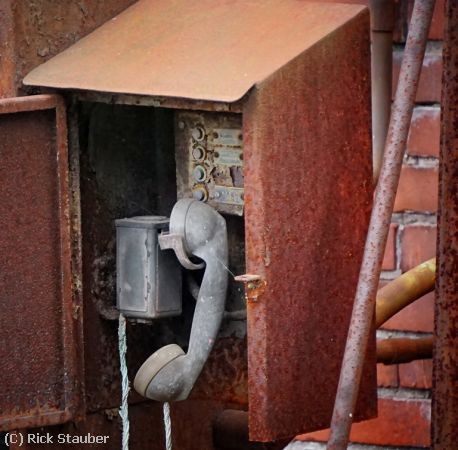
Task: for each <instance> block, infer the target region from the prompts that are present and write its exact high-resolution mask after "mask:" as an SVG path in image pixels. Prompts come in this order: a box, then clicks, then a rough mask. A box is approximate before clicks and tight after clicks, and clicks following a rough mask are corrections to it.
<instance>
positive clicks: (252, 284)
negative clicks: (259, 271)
mask: <svg viewBox="0 0 458 450" xmlns="http://www.w3.org/2000/svg"><path fill="white" fill-rule="evenodd" d="M235 281H240V282H242V283H243V284H244V285H245V297H246V300H247V303H249V302H257V301H258V297H259V296H260V295H261V294H262V293H263V292H264V289H265V288H266V286H267V282H266V281H265V280H263V279H262V278H261V277H260V276H259V275H253V274H249V273H247V274H245V275H238V276H236V277H235Z"/></svg>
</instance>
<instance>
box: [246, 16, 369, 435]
mask: <svg viewBox="0 0 458 450" xmlns="http://www.w3.org/2000/svg"><path fill="white" fill-rule="evenodd" d="M369 99H370V50H369V14H368V13H365V14H362V15H359V16H358V17H355V18H354V19H352V20H351V21H348V22H347V23H346V25H345V26H343V27H339V28H337V29H336V30H335V32H333V33H330V34H329V35H327V36H325V37H324V38H323V39H321V40H320V41H319V42H317V43H316V44H315V45H314V46H313V47H311V48H310V49H309V50H308V51H307V52H305V53H304V54H303V55H301V57H299V58H296V59H295V60H294V61H292V62H290V63H289V64H288V65H287V66H285V67H284V68H283V69H282V70H281V71H279V72H278V73H277V74H275V75H273V76H271V77H270V78H269V79H268V80H266V81H265V82H263V83H261V84H260V85H259V86H258V88H257V89H256V91H254V92H253V94H252V95H251V96H250V97H249V98H248V100H247V105H246V108H245V111H244V132H243V136H244V148H245V164H246V165H245V208H246V211H245V227H246V245H247V272H248V273H250V274H255V275H259V276H260V280H258V281H256V280H255V279H254V278H253V281H251V282H247V297H248V383H249V385H248V392H249V421H250V438H251V439H253V440H260V441H268V440H273V439H278V438H282V437H288V436H294V435H295V434H299V433H301V432H304V431H307V430H317V429H321V428H326V427H327V426H329V423H330V420H331V415H332V408H333V405H334V397H335V394H336V389H337V383H338V379H339V372H340V366H341V361H342V356H343V351H344V347H345V340H346V337H347V332H348V326H349V322H350V316H351V310H352V305H353V299H354V295H355V290H356V284H357V280H358V273H359V268H360V264H361V260H362V254H363V248H364V242H365V237H366V232H367V228H368V221H369V214H370V208H371V199H372V170H371V127H370V124H371V114H370V100H369ZM250 288H251V289H250ZM369 347H370V348H369V351H368V361H367V366H366V370H365V374H364V376H363V378H364V379H363V381H362V385H361V391H360V397H359V408H358V409H359V412H358V416H359V418H360V419H361V418H364V417H365V418H368V417H371V416H373V415H375V412H376V380H375V358H374V356H375V355H374V346H373V342H372V344H371V345H370V346H369Z"/></svg>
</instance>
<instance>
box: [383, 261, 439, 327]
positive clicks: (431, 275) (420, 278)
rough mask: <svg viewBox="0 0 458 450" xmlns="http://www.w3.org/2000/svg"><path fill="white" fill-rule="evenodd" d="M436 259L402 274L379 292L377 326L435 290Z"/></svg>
mask: <svg viewBox="0 0 458 450" xmlns="http://www.w3.org/2000/svg"><path fill="white" fill-rule="evenodd" d="M435 280H436V258H432V259H430V260H429V261H426V262H424V263H422V264H420V265H418V266H417V267H414V268H413V269H411V270H409V271H408V272H406V273H404V274H402V275H401V276H400V277H398V278H396V279H395V280H393V281H392V282H391V283H388V284H387V285H386V286H384V287H382V288H381V289H380V290H379V291H378V292H377V300H376V306H375V325H376V327H377V328H379V327H380V326H381V325H383V324H384V323H385V322H386V321H387V320H388V319H390V318H391V317H393V316H394V315H395V314H396V313H397V312H399V311H401V309H403V308H405V307H406V306H407V305H410V304H411V303H412V302H414V301H415V300H417V299H419V298H420V297H423V295H425V294H427V293H428V292H431V291H433V290H434V284H435Z"/></svg>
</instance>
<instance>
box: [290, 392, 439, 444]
mask: <svg viewBox="0 0 458 450" xmlns="http://www.w3.org/2000/svg"><path fill="white" fill-rule="evenodd" d="M430 420H431V401H430V400H427V399H409V400H404V399H403V400H399V399H390V398H379V401H378V417H377V418H376V419H372V420H367V421H365V422H361V423H356V424H354V425H353V426H352V429H351V435H350V439H351V441H352V442H357V443H361V444H374V445H392V446H412V447H429V445H430ZM328 436H329V430H322V431H318V432H315V433H308V434H304V435H301V436H298V437H297V438H296V439H298V440H302V441H321V442H325V441H327V439H328Z"/></svg>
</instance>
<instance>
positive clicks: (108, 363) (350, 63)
mask: <svg viewBox="0 0 458 450" xmlns="http://www.w3.org/2000/svg"><path fill="white" fill-rule="evenodd" d="M369 67H370V51H369V14H368V11H367V10H366V9H365V8H363V7H360V6H357V5H343V4H315V3H309V2H305V1H304V2H300V1H299V2H298V1H294V0H282V1H277V0H269V1H263V2H259V1H256V0H250V1H236V2H231V3H230V4H228V3H227V2H223V1H221V2H220V1H218V2H215V1H212V0H204V1H201V2H189V1H187V0H178V1H176V2H168V1H165V0H164V1H163V0H158V1H154V2H150V1H139V2H138V3H136V4H134V5H133V6H132V7H130V8H129V9H127V10H126V11H125V12H124V13H122V14H120V15H119V16H117V17H116V18H115V19H113V20H111V21H109V22H108V23H106V24H105V25H103V26H102V27H100V28H99V29H97V30H96V31H94V32H93V33H91V34H90V35H88V36H87V37H86V38H83V39H81V40H80V41H79V42H78V43H76V44H75V45H74V46H72V47H71V48H70V49H68V50H67V51H64V52H63V53H61V54H60V55H58V56H57V57H55V58H53V59H51V60H50V61H48V62H47V63H45V64H43V65H42V66H39V67H38V68H36V69H35V70H33V71H32V72H31V73H30V74H29V75H28V76H27V77H26V78H25V80H24V83H25V84H26V85H30V86H40V87H42V88H51V89H54V90H55V89H58V90H60V92H62V93H63V94H64V95H65V96H66V97H67V98H68V99H69V102H70V103H69V104H70V105H71V107H70V109H69V129H70V133H69V150H70V160H69V161H70V175H71V181H72V183H73V184H72V185H71V186H72V193H73V194H74V192H77V193H80V194H81V197H80V199H81V203H80V204H81V224H82V234H81V238H82V248H83V252H82V256H81V255H80V260H82V272H83V288H82V289H83V291H82V298H83V306H84V308H83V309H84V323H85V325H84V326H85V328H84V332H85V340H86V342H89V345H87V346H86V347H85V365H86V384H85V389H86V413H87V414H89V415H90V414H92V413H93V412H94V411H98V410H100V409H101V408H108V407H115V406H116V402H115V401H114V400H116V398H117V395H116V394H117V393H118V387H119V385H117V384H116V382H115V372H116V371H115V369H116V364H117V363H116V360H117V357H116V353H115V346H114V344H115V332H114V327H113V324H112V322H110V320H111V319H113V318H114V317H116V314H115V310H114V308H113V305H114V302H115V299H114V296H115V288H114V285H115V280H114V273H115V267H114V251H115V248H114V241H115V239H114V226H113V221H114V220H115V219H118V218H120V217H128V216H145V215H164V216H169V215H170V212H171V209H172V206H173V204H174V203H175V201H176V199H177V197H178V198H194V199H196V200H198V201H202V202H205V203H207V204H209V205H210V206H212V207H213V208H214V209H216V210H217V211H218V212H219V213H220V214H222V215H223V216H224V217H225V219H226V221H227V229H228V247H229V269H230V271H231V272H233V273H234V274H235V275H241V274H244V273H249V274H252V275H256V281H255V282H249V283H246V284H245V285H243V284H241V283H238V282H236V281H235V280H234V279H233V278H232V276H231V277H230V283H229V289H228V299H227V302H226V303H227V304H226V309H227V310H228V311H229V312H231V311H239V310H240V309H242V308H245V304H246V309H247V320H246V323H245V322H244V321H237V322H235V321H231V320H225V322H224V323H223V327H222V330H221V333H220V336H219V339H218V341H217V342H216V343H215V348H214V350H213V351H212V353H211V355H210V358H209V360H208V361H207V363H206V365H205V367H204V370H203V372H202V374H201V376H200V378H199V380H198V382H197V384H196V386H195V388H194V390H193V392H192V393H191V397H190V398H191V400H190V401H191V402H192V401H201V399H205V401H210V402H212V403H211V404H212V405H213V406H212V408H214V409H212V410H211V411H212V412H211V414H213V413H214V411H218V410H221V409H224V408H227V407H231V408H239V409H246V408H248V411H249V420H250V438H251V439H252V440H260V441H270V440H275V439H279V438H286V437H292V436H294V435H295V434H298V433H301V432H305V431H309V430H315V429H319V428H323V427H326V426H327V425H328V424H329V421H330V417H331V412H332V405H333V400H334V395H335V390H336V387H337V381H338V375H339V369H340V363H341V357H342V354H343V348H344V342H345V337H346V332H347V328H348V323H349V319H350V313H351V307H352V301H353V297H354V290H355V287H356V280H357V275H358V270H359V265H360V262H361V257H362V251H363V245H364V238H365V234H366V230H367V225H368V218H369V211H370V206H371V196H372V174H371V136H370V104H369V98H370V77H369ZM73 194H72V195H73ZM78 195H79V194H78ZM76 200H77V201H76V202H75V203H72V204H73V205H75V204H78V200H79V198H77V199H76ZM73 213H74V214H75V216H76V217H77V219H78V218H79V211H77V210H75V209H74V210H73ZM76 232H77V233H78V230H77V229H76ZM76 259H78V255H76ZM185 278H186V277H185ZM185 285H186V282H185ZM186 291H187V288H186V287H184V288H183V296H186V295H187V294H186ZM177 310H178V309H177ZM189 317H192V301H190V296H189V299H186V298H183V314H182V315H181V316H178V317H175V318H168V319H164V320H162V319H161V320H160V321H157V322H155V325H154V326H153V327H151V326H148V325H136V326H133V327H132V328H131V330H130V333H131V334H130V336H131V337H130V339H131V341H130V345H129V349H130V351H131V352H132V353H131V360H130V368H131V370H137V369H138V367H139V366H140V364H141V363H142V362H143V361H144V360H145V359H146V356H147V355H148V354H149V353H150V352H151V350H152V348H151V346H153V347H155V348H159V347H161V346H162V345H165V344H169V343H170V342H176V340H178V341H179V343H180V345H183V346H186V339H187V336H188V334H189V333H188V331H189V326H190V323H189V320H187V318H189ZM228 317H229V315H228ZM245 324H246V325H245ZM91 340H94V341H99V342H102V345H100V346H91V345H90V342H91ZM107 367H109V368H110V369H107ZM111 369H113V370H111ZM107 370H109V375H106V374H107ZM104 374H105V375H104ZM375 392H376V383H375V358H374V352H373V343H372V344H371V346H370V351H369V354H368V362H367V370H366V374H365V377H364V380H363V383H362V389H361V394H360V398H359V418H368V417H373V416H374V414H375V408H376V394H375ZM139 400H140V399H139V398H138V397H134V398H133V399H132V401H133V402H134V403H138V402H139ZM139 405H141V406H138V409H135V411H137V410H138V411H140V410H142V411H144V413H145V414H146V411H147V409H148V408H149V406H148V405H143V404H140V403H139ZM141 408H144V409H141ZM186 408H187V406H186V402H184V403H177V404H176V414H177V419H176V420H178V421H180V420H181V419H180V417H185V416H186ZM172 411H173V409H172ZM141 414H143V413H140V412H139V413H138V414H137V415H135V414H134V415H133V417H132V420H139V417H141ZM211 414H210V409H209V414H208V415H209V417H207V418H206V419H205V420H206V421H207V422H208V423H211V417H210V416H211ZM202 420H203V419H202ZM183 421H184V422H183V423H185V422H186V420H184V419H183ZM199 445H201V447H200V448H204V447H202V445H203V444H199ZM183 448H184V447H183ZM186 448H191V447H186ZM197 448H199V447H197Z"/></svg>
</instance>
